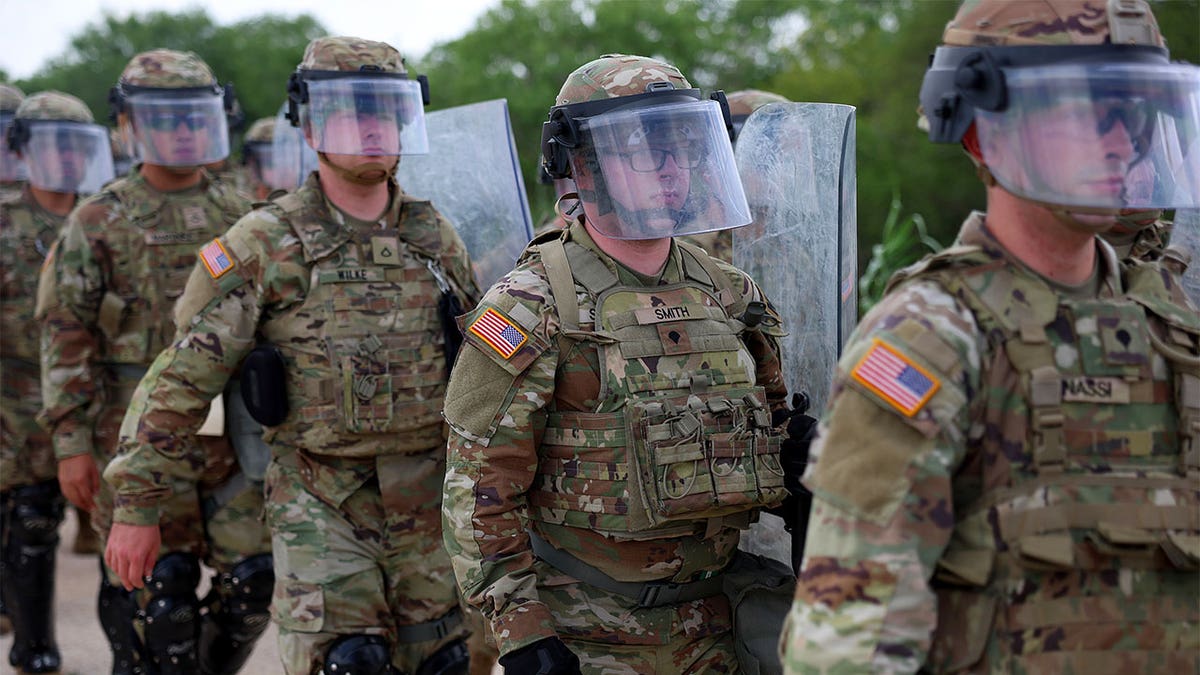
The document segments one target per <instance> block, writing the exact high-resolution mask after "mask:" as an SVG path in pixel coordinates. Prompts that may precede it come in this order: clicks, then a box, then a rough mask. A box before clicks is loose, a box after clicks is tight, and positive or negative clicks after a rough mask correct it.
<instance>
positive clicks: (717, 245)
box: [683, 89, 788, 264]
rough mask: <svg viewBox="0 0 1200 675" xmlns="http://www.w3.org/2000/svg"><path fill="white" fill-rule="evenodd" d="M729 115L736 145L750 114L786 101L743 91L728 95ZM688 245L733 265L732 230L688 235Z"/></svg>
mask: <svg viewBox="0 0 1200 675" xmlns="http://www.w3.org/2000/svg"><path fill="white" fill-rule="evenodd" d="M728 100H729V115H730V117H731V118H732V119H733V143H734V145H735V146H736V145H737V135H738V132H740V131H741V130H742V125H743V124H745V123H746V118H747V117H750V113H752V112H754V111H755V110H758V109H759V108H761V107H763V106H764V105H766V104H768V103H787V102H788V100H787V99H786V98H784V97H782V96H780V95H779V94H772V93H771V92H769V91H760V90H758V89H743V90H741V91H735V92H733V93H731V94H729V95H728ZM683 240H684V241H686V242H688V243H689V244H695V245H696V246H699V247H700V248H702V249H704V250H705V251H707V252H708V254H709V255H711V256H712V257H714V258H717V259H718V260H723V261H725V262H727V263H731V264H732V263H733V230H732V229H728V230H717V231H716V232H705V233H703V234H693V235H688V236H686V237H684V238H683Z"/></svg>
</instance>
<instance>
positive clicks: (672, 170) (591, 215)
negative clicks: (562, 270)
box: [542, 54, 750, 239]
mask: <svg viewBox="0 0 1200 675" xmlns="http://www.w3.org/2000/svg"><path fill="white" fill-rule="evenodd" d="M731 134H732V122H731V120H730V115H729V103H728V101H726V99H725V95H724V93H723V92H719V91H718V92H715V93H713V94H712V95H711V96H709V97H707V98H706V97H704V96H703V95H702V94H701V92H700V90H699V89H696V88H693V87H692V86H691V83H690V82H688V80H687V78H686V77H684V75H683V73H682V72H680V71H679V69H678V68H676V67H675V66H672V65H670V64H668V63H665V62H663V61H659V60H657V59H652V58H648V57H645V56H631V55H626V54H606V55H604V56H602V57H600V58H599V59H596V60H594V61H591V62H589V63H586V64H584V65H582V66H580V67H579V68H577V69H576V70H575V71H574V72H572V73H571V74H570V75H569V76H568V77H567V79H566V81H565V82H564V83H563V86H562V89H561V90H560V91H559V93H558V97H557V98H556V100H555V105H554V106H553V107H552V108H550V111H549V114H548V120H547V121H546V122H545V123H543V125H542V165H543V167H544V168H545V171H546V173H547V174H548V175H549V176H550V177H552V178H573V179H574V180H575V185H576V189H577V190H578V195H579V198H580V201H581V202H582V204H583V208H584V213H585V219H586V220H585V222H586V223H588V224H589V225H590V226H591V227H592V228H594V229H595V231H597V232H599V233H600V234H602V235H604V236H607V237H611V238H614V239H660V238H663V237H673V236H679V235H684V234H696V233H699V232H711V231H714V230H721V229H727V228H730V227H738V226H741V225H745V224H746V223H748V222H749V221H750V217H749V207H748V206H746V198H745V195H744V194H743V192H742V186H741V181H740V180H739V178H738V175H737V168H736V166H735V164H734V162H733V148H732V145H731V144H730V138H731Z"/></svg>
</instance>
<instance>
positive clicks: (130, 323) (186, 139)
mask: <svg viewBox="0 0 1200 675" xmlns="http://www.w3.org/2000/svg"><path fill="white" fill-rule="evenodd" d="M110 102H111V103H112V104H113V107H114V112H115V113H116V117H117V119H118V122H119V124H120V125H121V126H122V127H123V128H124V130H125V132H127V134H128V136H129V137H130V138H134V139H136V141H137V145H138V154H139V156H140V157H141V158H142V159H143V163H142V164H140V165H139V166H138V169H137V171H135V172H134V173H133V174H130V175H129V176H127V177H126V178H122V179H119V180H116V181H113V182H111V183H109V184H108V185H107V186H106V187H105V189H104V190H103V191H102V192H100V193H99V194H97V195H95V196H94V197H91V198H89V199H87V200H85V201H84V202H83V203H82V204H80V205H79V206H78V207H77V208H76V209H75V210H74V211H73V212H72V213H71V216H70V217H69V218H68V219H67V223H66V225H65V226H64V228H63V231H62V233H61V235H60V237H59V240H58V242H57V243H56V244H55V249H54V250H52V252H51V253H50V257H49V259H48V261H47V262H46V264H45V265H44V266H43V271H42V277H41V280H40V283H39V287H38V303H37V313H38V316H39V318H41V320H42V326H41V328H42V341H41V344H42V352H41V358H42V386H43V408H42V413H41V421H42V423H43V424H44V426H45V427H46V428H47V429H48V430H49V431H50V434H51V437H52V439H53V442H54V451H55V454H56V455H57V457H58V478H59V483H60V485H61V487H62V491H63V494H64V495H66V497H67V499H68V500H70V501H71V502H72V503H73V504H75V505H76V506H79V507H81V508H85V509H88V510H92V512H93V522H94V524H95V526H96V528H97V529H98V531H99V532H100V534H101V535H102V537H103V536H104V535H105V534H106V532H107V530H108V529H109V526H110V524H111V522H112V508H113V503H112V492H111V490H109V489H101V485H100V480H99V477H100V472H101V471H103V469H104V466H105V465H106V464H107V463H108V461H109V460H110V458H111V457H112V456H113V455H114V454H115V453H116V450H117V436H118V430H119V427H120V424H121V420H122V417H123V416H124V414H125V410H126V407H127V406H129V405H130V403H131V400H132V396H133V392H134V390H135V388H136V385H137V383H138V381H139V380H141V379H142V376H143V375H144V374H145V372H146V367H147V366H148V365H149V364H150V362H151V361H152V360H153V358H154V357H155V356H156V355H157V354H158V352H159V351H161V350H162V349H163V348H164V347H166V346H167V345H169V344H170V343H171V339H172V336H173V335H174V332H175V323H174V321H173V318H172V315H171V312H172V306H173V304H174V302H175V299H176V298H178V297H179V295H180V293H181V292H182V290H183V285H184V281H185V280H186V278H187V274H188V273H189V272H190V271H191V267H192V264H193V263H194V262H195V260H196V251H197V249H198V248H199V247H200V245H201V244H203V243H204V242H205V241H208V240H210V239H211V238H212V237H214V236H216V235H218V234H220V233H223V232H224V231H225V230H226V229H228V227H229V226H230V225H231V224H232V223H233V222H234V221H235V220H236V219H237V218H239V217H240V216H241V215H242V214H244V213H245V212H246V211H247V210H249V204H247V202H246V201H245V199H243V198H242V197H239V196H238V195H237V194H236V193H235V191H234V190H233V189H232V187H230V186H229V185H226V184H224V183H222V182H221V181H219V180H217V179H214V178H212V177H211V176H210V175H209V174H207V173H206V172H205V171H204V170H203V169H202V168H201V165H202V164H204V163H206V162H211V161H214V160H216V159H219V158H221V157H224V156H225V155H227V154H228V145H227V135H226V132H225V112H224V94H223V92H222V90H221V88H220V87H219V86H218V85H217V83H216V79H215V78H214V77H213V74H212V71H211V70H209V68H208V66H207V65H205V64H204V62H203V61H201V60H200V59H199V57H197V56H196V55H195V54H191V53H183V52H175V51H170V50H165V49H160V50H154V51H149V52H144V53H141V54H138V55H137V56H135V57H134V58H133V59H132V60H131V61H130V62H129V64H128V65H127V66H126V67H125V70H124V72H123V73H122V74H121V78H120V80H119V82H118V83H117V85H116V86H115V87H114V88H113V91H112V93H111V95H110ZM220 433H221V431H220V429H218V430H217V431H216V434H217V436H215V437H205V438H187V439H185V440H183V441H180V445H179V446H177V447H176V451H177V452H184V451H185V449H184V448H183V447H180V446H183V445H187V446H189V447H190V446H191V445H192V444H197V445H198V449H197V451H198V452H200V453H201V459H200V461H199V462H198V464H197V465H196V466H195V467H193V468H194V471H192V472H191V473H189V474H188V475H187V476H186V477H184V478H181V479H179V480H176V481H174V482H172V484H171V486H170V492H171V498H170V500H169V502H168V503H167V504H166V505H164V506H163V508H162V509H161V510H160V511H156V516H155V518H156V519H157V518H158V517H160V516H161V518H162V522H163V523H164V526H165V527H164V529H165V533H164V537H163V541H162V547H161V549H160V548H159V547H157V546H156V547H155V548H154V550H153V551H151V552H149V553H148V559H149V562H150V566H151V567H152V571H148V572H147V573H148V574H149V575H150V576H151V578H152V581H151V584H150V585H149V588H147V589H145V590H142V591H140V592H138V593H129V592H127V589H126V590H123V589H122V588H121V586H120V578H119V577H118V576H117V575H116V573H115V572H116V570H115V569H113V568H111V567H110V568H108V569H106V570H105V575H106V580H102V582H101V587H100V597H99V613H100V622H101V625H102V626H103V627H104V629H105V633H106V635H107V637H108V639H109V641H110V644H111V646H112V649H113V672H114V673H133V672H140V671H149V672H158V673H162V674H164V675H165V674H166V673H193V672H198V668H199V666H198V665H197V659H198V657H197V635H199V641H200V643H201V644H202V646H203V647H204V654H203V656H202V657H201V658H202V659H203V666H204V672H206V673H232V672H235V671H236V670H237V668H238V667H239V666H240V665H241V663H242V662H243V661H244V660H245V658H246V657H247V656H248V655H249V651H250V649H251V647H252V646H253V642H254V640H255V639H256V638H257V637H258V635H259V634H261V632H262V631H263V629H264V628H265V626H266V620H267V614H266V611H267V603H268V601H269V597H270V589H271V586H272V580H271V558H270V553H269V551H270V539H269V537H268V535H267V532H266V528H265V526H263V525H262V523H261V517H260V514H261V510H262V494H261V490H260V489H259V490H256V489H254V488H253V486H252V485H251V484H250V483H249V482H248V481H246V480H245V479H244V477H243V475H242V473H241V472H240V470H239V467H238V462H237V460H236V457H235V455H234V452H233V449H232V448H231V447H230V446H229V443H228V441H227V440H226V439H225V438H222V437H220V436H219V435H220ZM199 446H202V447H203V451H200V450H199ZM155 522H158V521H157V520H156V521H155ZM201 557H204V558H205V560H206V561H207V562H208V564H209V565H210V566H211V567H213V568H214V569H215V570H216V571H217V575H216V578H215V579H214V582H213V588H214V589H215V592H214V593H213V594H212V595H211V596H210V597H209V598H207V599H206V601H205V603H204V607H205V612H206V614H205V616H204V618H203V621H201V619H200V616H199V614H198V611H199V609H200V606H199V602H198V600H197V598H196V585H197V583H198V582H199V579H200V559H201ZM155 560H157V561H158V562H157V564H155ZM135 613H136V614H137V615H138V616H137V620H136V621H135Z"/></svg>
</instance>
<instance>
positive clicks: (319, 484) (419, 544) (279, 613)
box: [106, 37, 478, 675]
mask: <svg viewBox="0 0 1200 675" xmlns="http://www.w3.org/2000/svg"><path fill="white" fill-rule="evenodd" d="M425 86H426V85H425V83H424V78H420V79H409V77H408V74H407V71H406V69H405V66H404V61H403V59H401V57H400V54H399V53H398V52H397V51H396V50H395V49H394V48H392V47H391V46H389V45H387V44H384V43H381V42H372V41H369V40H361V39H358V38H351V37H323V38H318V39H316V40H313V41H312V42H311V43H309V45H308V48H307V49H306V50H305V53H304V57H303V60H302V61H301V63H300V65H299V67H298V69H297V70H296V71H295V73H293V75H292V77H291V79H290V80H289V83H288V91H289V97H290V99H291V101H292V114H291V119H292V120H293V123H295V124H298V125H300V126H301V128H302V129H303V131H304V134H305V138H306V139H307V141H308V143H309V144H310V145H311V146H312V147H313V148H315V149H316V150H317V151H318V153H319V156H320V163H319V168H318V170H317V171H316V172H315V173H313V174H311V175H310V176H309V177H308V180H307V181H306V182H305V183H304V185H303V186H302V187H301V188H300V189H299V190H297V191H296V192H294V193H291V194H288V195H286V196H283V197H280V198H278V199H276V200H275V201H274V202H272V203H271V204H270V205H268V206H266V207H264V208H262V209H259V210H256V211H253V212H252V213H250V214H249V215H248V216H246V217H245V218H243V219H242V220H240V221H238V223H237V224H236V225H235V226H234V227H233V228H232V229H231V230H230V231H229V232H228V233H226V234H225V235H223V236H221V237H220V238H218V239H216V240H214V241H213V242H212V243H210V244H208V245H206V246H205V247H204V248H203V249H202V251H201V253H200V262H199V263H198V264H197V265H196V269H195V270H194V271H193V273H192V277H191V279H190V280H189V281H188V284H187V288H186V290H185V291H184V295H183V297H182V299H181V300H180V304H179V308H178V325H179V326H181V327H182V328H181V331H180V333H179V334H178V336H177V337H178V339H177V340H176V342H175V344H174V345H173V346H172V347H170V348H169V349H167V350H166V351H165V352H163V353H162V355H161V356H160V357H159V358H158V360H157V361H156V362H155V364H154V366H153V367H152V369H151V374H150V375H149V376H148V377H147V378H146V380H145V381H144V382H143V385H142V386H141V388H140V389H139V396H140V397H141V400H142V403H141V405H140V408H139V410H138V413H139V418H138V419H137V420H136V422H135V420H134V419H133V417H132V415H133V413H132V411H131V416H130V418H128V421H129V424H127V425H126V426H125V428H124V430H123V433H122V440H121V448H122V452H123V454H122V455H121V456H120V457H119V458H118V459H117V460H116V461H114V462H113V464H112V465H111V466H110V467H109V469H108V471H107V473H106V478H107V479H108V481H109V482H111V483H112V484H113V486H114V487H115V489H116V491H117V514H116V519H117V521H118V523H117V525H115V526H114V527H113V536H112V538H111V540H110V542H109V548H108V552H107V555H108V557H109V559H110V560H112V561H113V564H114V565H115V566H116V568H117V569H118V570H119V571H120V573H121V576H122V578H123V579H124V580H125V582H126V583H127V584H132V585H140V584H141V578H142V576H143V575H144V574H146V572H147V571H148V570H149V558H152V554H153V551H155V550H157V546H158V544H157V541H158V537H159V534H158V530H159V528H158V525H157V524H158V522H159V519H158V512H159V510H160V506H159V504H160V503H161V501H162V500H163V498H164V497H165V496H166V495H167V494H168V493H169V492H170V484H171V481H172V480H173V479H174V478H175V477H177V476H187V475H189V474H191V473H192V472H193V471H194V469H193V468H192V467H194V466H195V465H196V464H197V463H199V462H200V461H201V458H200V457H198V456H196V455H195V454H193V453H181V452H180V451H179V448H180V446H181V443H182V439H185V438H186V437H187V436H188V435H190V434H191V433H193V432H194V430H195V429H196V428H197V427H199V426H200V423H201V422H202V421H203V419H204V409H205V406H206V405H208V402H209V400H210V399H212V398H213V397H214V396H216V395H217V394H218V393H220V392H221V391H222V389H223V388H224V387H225V384H226V381H227V380H228V379H229V377H230V375H231V374H232V373H233V372H234V370H235V369H237V368H238V366H239V364H240V363H242V361H243V359H245V360H246V363H245V364H244V365H243V366H242V374H241V377H242V380H243V382H249V383H250V386H249V388H248V389H247V392H248V396H247V398H248V400H249V401H250V402H251V406H250V407H251V411H252V412H253V413H254V414H255V416H256V418H257V419H258V420H259V421H260V422H262V423H263V425H264V426H265V427H266V429H267V430H266V435H265V437H266V439H267V441H268V443H269V444H270V446H271V450H272V459H271V463H270V466H269V467H268V468H267V470H266V493H267V505H266V517H267V522H268V523H269V525H270V527H271V531H272V535H273V543H274V547H275V555H276V561H277V568H276V589H275V596H274V602H273V608H272V611H273V618H274V620H275V621H276V622H277V623H278V625H279V630H280V654H281V657H282V659H283V664H284V668H285V670H286V671H287V672H288V673H289V674H292V675H300V674H304V675H309V674H310V673H315V672H323V673H326V675H336V674H338V673H350V672H352V673H368V674H375V673H378V674H386V673H392V672H395V671H394V670H393V669H394V668H398V669H400V671H402V672H406V673H412V672H420V673H458V672H460V670H459V669H461V668H465V665H466V663H465V661H466V648H465V647H464V645H463V638H464V636H465V634H466V630H465V629H464V626H463V623H462V613H461V611H460V610H459V607H458V598H457V594H456V592H455V587H454V580H453V572H452V570H451V568H450V560H449V558H448V556H447V555H446V552H445V550H444V549H443V547H442V544H441V537H440V532H441V518H440V514H441V511H440V506H441V482H442V477H443V474H444V471H445V452H444V449H443V445H444V442H445V433H446V432H445V426H444V423H443V422H442V420H441V418H440V412H441V410H442V397H443V394H444V392H445V389H446V374H447V370H448V366H447V361H448V360H449V358H450V356H449V353H450V350H451V349H453V348H454V346H455V345H454V344H447V342H446V336H447V335H451V336H453V335H456V334H457V329H456V327H455V326H453V324H452V323H449V322H448V321H449V317H448V316H446V313H445V312H444V311H442V310H443V308H445V307H448V306H449V305H451V304H454V303H458V302H463V303H473V302H474V301H475V300H476V298H477V297H478V290H477V289H476V287H475V283H474V281H473V279H472V277H471V272H470V269H471V266H470V260H469V258H468V256H467V254H466V249H465V248H464V247H463V244H462V241H461V240H460V239H459V237H458V235H457V234H456V233H455V232H454V229H453V228H452V227H451V226H450V224H449V223H448V222H447V221H446V220H445V219H444V218H442V217H441V216H440V215H439V214H438V212H437V211H436V210H435V209H434V208H433V206H431V205H430V204H429V203H428V202H424V201H420V200H417V199H414V198H412V197H409V196H408V195H406V194H405V193H404V192H402V191H401V190H400V188H399V186H398V185H397V184H396V183H395V182H394V180H392V176H393V173H394V171H395V170H396V166H397V163H398V161H399V156H400V155H401V154H403V153H404V152H408V151H412V150H415V149H418V148H420V147H422V146H424V145H425V138H424V125H423V114H424V113H423V107H422V99H423V97H424V96H425V95H426V94H424V93H423V92H424V91H427V90H426V89H425ZM447 329H449V330H450V331H452V332H447ZM256 342H257V343H258V344H259V346H258V347H257V348H255V344H256Z"/></svg>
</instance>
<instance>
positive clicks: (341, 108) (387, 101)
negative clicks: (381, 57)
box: [300, 77, 429, 157]
mask: <svg viewBox="0 0 1200 675" xmlns="http://www.w3.org/2000/svg"><path fill="white" fill-rule="evenodd" d="M305 85H306V86H307V88H308V102H307V103H305V104H303V105H302V106H300V122H301V124H300V126H301V128H302V129H307V130H308V134H309V136H308V142H309V144H310V145H311V146H312V147H313V148H314V149H316V150H317V151H319V152H325V153H333V154H338V155H359V156H366V157H397V156H400V155H423V154H427V153H428V152H429V139H428V137H427V136H426V134H425V108H424V105H423V104H422V94H421V84H420V82H418V81H417V80H406V79H400V78H390V77H336V78H329V79H318V80H307V81H306V82H305Z"/></svg>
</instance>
